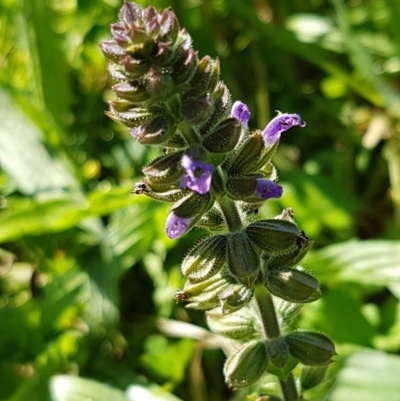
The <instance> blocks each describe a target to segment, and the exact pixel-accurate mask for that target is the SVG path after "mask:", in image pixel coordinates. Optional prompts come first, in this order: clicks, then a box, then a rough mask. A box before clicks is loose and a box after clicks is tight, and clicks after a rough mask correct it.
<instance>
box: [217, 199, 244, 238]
mask: <svg viewBox="0 0 400 401" xmlns="http://www.w3.org/2000/svg"><path fill="white" fill-rule="evenodd" d="M218 203H219V205H220V207H221V210H222V213H223V215H224V217H225V221H226V224H227V225H228V229H229V231H230V232H236V231H240V230H241V229H242V227H243V223H242V219H241V218H240V215H239V211H238V210H237V207H236V205H235V203H234V202H233V201H232V200H230V199H229V198H228V197H227V196H223V197H222V198H220V199H219V202H218Z"/></svg>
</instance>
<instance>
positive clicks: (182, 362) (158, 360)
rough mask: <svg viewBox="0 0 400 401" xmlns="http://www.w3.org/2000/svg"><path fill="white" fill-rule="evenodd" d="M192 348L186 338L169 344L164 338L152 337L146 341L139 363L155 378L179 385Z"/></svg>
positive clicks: (191, 344) (191, 342)
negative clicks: (144, 350)
mask: <svg viewBox="0 0 400 401" xmlns="http://www.w3.org/2000/svg"><path fill="white" fill-rule="evenodd" d="M193 346H194V344H193V341H192V340H190V339H188V338H186V339H183V340H179V341H177V342H174V343H172V344H170V343H169V342H168V340H167V339H166V338H165V337H162V336H160V335H153V336H151V337H148V339H147V342H146V345H145V347H146V353H145V354H144V355H142V357H141V361H142V363H143V365H144V366H145V368H146V369H147V370H148V371H150V372H151V373H152V374H153V375H156V377H157V376H158V377H160V378H162V379H163V380H171V381H173V382H174V383H179V382H181V381H182V380H183V378H184V374H185V370H186V368H187V366H188V364H189V361H190V359H191V357H192V353H193Z"/></svg>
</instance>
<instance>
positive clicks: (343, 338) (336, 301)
mask: <svg viewBox="0 0 400 401" xmlns="http://www.w3.org/2000/svg"><path fill="white" fill-rule="evenodd" d="M301 327H303V328H304V329H311V328H312V329H315V330H318V331H321V332H323V333H325V334H327V335H328V336H329V337H331V338H332V340H333V341H334V342H342V343H353V344H359V345H366V346H369V345H371V343H372V338H373V336H374V334H375V331H374V329H373V327H372V326H371V325H370V323H369V322H368V321H367V319H366V318H365V317H364V316H363V315H362V313H361V304H360V303H358V302H357V301H355V300H354V299H353V298H352V297H351V296H350V295H348V293H346V292H344V291H339V290H331V291H329V292H326V293H324V294H323V296H322V298H321V299H320V300H318V301H317V302H315V303H313V304H309V305H307V307H306V308H304V309H303V313H302V320H301Z"/></svg>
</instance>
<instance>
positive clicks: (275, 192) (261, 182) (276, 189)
mask: <svg viewBox="0 0 400 401" xmlns="http://www.w3.org/2000/svg"><path fill="white" fill-rule="evenodd" d="M282 192H283V188H282V187H281V186H280V185H278V184H275V183H274V182H273V181H270V180H267V179H265V178H257V179H256V195H257V196H258V197H259V198H260V199H263V200H266V199H271V198H280V197H281V196H282Z"/></svg>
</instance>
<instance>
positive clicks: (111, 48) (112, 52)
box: [100, 39, 126, 63]
mask: <svg viewBox="0 0 400 401" xmlns="http://www.w3.org/2000/svg"><path fill="white" fill-rule="evenodd" d="M100 50H101V51H102V52H103V54H104V56H105V57H106V58H107V59H108V60H110V61H112V62H114V63H119V62H120V61H121V60H122V59H123V58H124V56H125V54H126V53H125V50H124V49H123V48H122V47H121V46H120V45H119V44H118V43H117V42H116V41H115V40H112V39H111V40H103V41H102V42H101V43H100Z"/></svg>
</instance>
